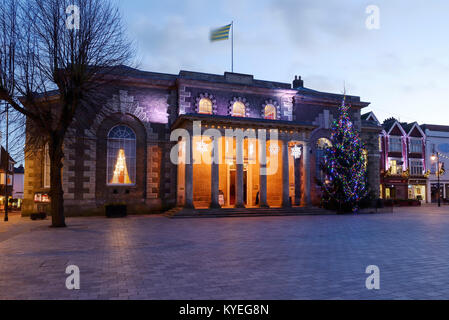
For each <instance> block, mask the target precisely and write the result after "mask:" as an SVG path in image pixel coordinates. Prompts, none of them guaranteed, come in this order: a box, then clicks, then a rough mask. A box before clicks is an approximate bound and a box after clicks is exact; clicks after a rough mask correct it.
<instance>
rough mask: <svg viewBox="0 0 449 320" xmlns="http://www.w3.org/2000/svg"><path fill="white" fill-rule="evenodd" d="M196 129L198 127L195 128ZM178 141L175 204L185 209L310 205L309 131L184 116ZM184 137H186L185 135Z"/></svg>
mask: <svg viewBox="0 0 449 320" xmlns="http://www.w3.org/2000/svg"><path fill="white" fill-rule="evenodd" d="M199 124H200V125H199ZM173 129H174V130H176V129H183V130H185V134H183V135H182V137H181V136H180V135H179V136H177V133H178V132H182V131H177V132H176V133H175V131H173V133H174V134H173V133H172V141H177V140H178V148H177V150H178V159H177V160H178V181H177V182H178V183H177V185H178V189H177V204H178V206H183V207H185V208H208V207H210V208H220V207H221V208H244V207H246V208H254V207H264V208H267V207H290V206H308V205H310V170H309V168H310V157H309V153H310V149H309V142H308V140H309V136H310V132H311V131H312V130H313V129H314V127H313V126H310V125H307V124H300V123H297V122H296V123H294V124H293V123H291V122H286V121H285V122H284V121H273V120H265V119H264V120H257V119H256V120H255V119H244V118H231V117H219V116H218V117H217V116H213V117H210V116H209V117H206V116H202V115H185V116H182V117H180V118H179V119H178V121H177V122H176V123H175V125H174V127H173ZM187 133H188V134H187Z"/></svg>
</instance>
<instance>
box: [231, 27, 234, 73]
mask: <svg viewBox="0 0 449 320" xmlns="http://www.w3.org/2000/svg"><path fill="white" fill-rule="evenodd" d="M231 28H232V35H231V37H232V41H231V72H234V21H232V22H231Z"/></svg>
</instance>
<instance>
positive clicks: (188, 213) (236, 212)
mask: <svg viewBox="0 0 449 320" xmlns="http://www.w3.org/2000/svg"><path fill="white" fill-rule="evenodd" d="M330 214H335V213H334V212H332V211H328V210H324V209H320V208H314V207H308V208H306V207H293V208H241V209H240V208H232V209H183V208H174V209H171V210H169V211H167V212H165V213H164V216H166V217H168V218H172V219H188V218H233V217H234V218H236V217H238V218H242V217H266V216H304V215H330Z"/></svg>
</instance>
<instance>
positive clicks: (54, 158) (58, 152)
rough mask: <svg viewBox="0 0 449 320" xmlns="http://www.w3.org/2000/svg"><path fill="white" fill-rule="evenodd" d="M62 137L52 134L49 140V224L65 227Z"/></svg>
mask: <svg viewBox="0 0 449 320" xmlns="http://www.w3.org/2000/svg"><path fill="white" fill-rule="evenodd" d="M62 142H63V138H61V137H58V135H57V134H53V135H52V137H51V138H50V141H49V145H48V146H49V154H50V199H51V226H52V227H53V228H65V227H66V224H65V217H64V191H63V189H62V165H63V164H62V160H63V158H64V152H63V149H62Z"/></svg>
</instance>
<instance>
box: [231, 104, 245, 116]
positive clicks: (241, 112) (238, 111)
mask: <svg viewBox="0 0 449 320" xmlns="http://www.w3.org/2000/svg"><path fill="white" fill-rule="evenodd" d="M232 116H233V117H245V105H244V104H243V103H242V102H240V101H237V102H235V103H234V105H233V106H232Z"/></svg>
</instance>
